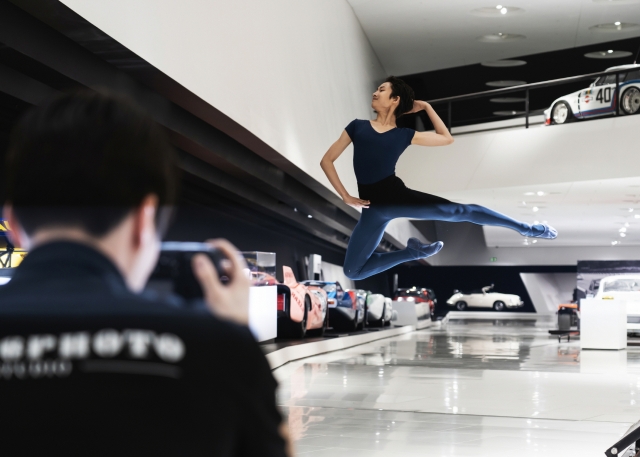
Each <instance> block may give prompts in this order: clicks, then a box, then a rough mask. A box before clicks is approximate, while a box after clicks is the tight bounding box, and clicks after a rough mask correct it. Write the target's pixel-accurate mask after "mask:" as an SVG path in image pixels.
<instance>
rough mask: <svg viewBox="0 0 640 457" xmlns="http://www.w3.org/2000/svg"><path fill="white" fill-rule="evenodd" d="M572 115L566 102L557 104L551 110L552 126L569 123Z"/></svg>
mask: <svg viewBox="0 0 640 457" xmlns="http://www.w3.org/2000/svg"><path fill="white" fill-rule="evenodd" d="M572 119H573V113H572V112H571V108H570V107H569V104H568V103H567V102H558V103H556V104H555V105H553V108H552V109H551V120H552V122H553V123H554V124H565V123H567V122H571V120H572Z"/></svg>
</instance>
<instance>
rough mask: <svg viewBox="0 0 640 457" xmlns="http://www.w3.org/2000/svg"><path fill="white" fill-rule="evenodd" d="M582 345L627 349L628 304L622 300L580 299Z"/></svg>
mask: <svg viewBox="0 0 640 457" xmlns="http://www.w3.org/2000/svg"><path fill="white" fill-rule="evenodd" d="M580 347H581V348H582V349H616V350H619V349H626V347H627V304H626V302H624V301H621V300H600V299H595V298H584V299H582V300H580Z"/></svg>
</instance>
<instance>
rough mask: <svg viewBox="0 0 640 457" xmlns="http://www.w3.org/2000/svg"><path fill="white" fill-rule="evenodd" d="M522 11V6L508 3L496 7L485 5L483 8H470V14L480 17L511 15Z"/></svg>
mask: <svg viewBox="0 0 640 457" xmlns="http://www.w3.org/2000/svg"><path fill="white" fill-rule="evenodd" d="M520 13H524V10H523V9H522V8H516V7H515V6H508V5H496V7H495V8H494V7H492V6H486V7H484V8H476V9H474V10H471V14H473V15H474V16H480V17H502V16H506V15H508V16H513V15H514V14H520Z"/></svg>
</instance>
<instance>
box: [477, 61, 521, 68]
mask: <svg viewBox="0 0 640 457" xmlns="http://www.w3.org/2000/svg"><path fill="white" fill-rule="evenodd" d="M526 64H527V62H526V61H524V60H490V61H487V62H482V63H481V64H480V65H482V66H483V67H499V68H502V67H519V66H521V65H526Z"/></svg>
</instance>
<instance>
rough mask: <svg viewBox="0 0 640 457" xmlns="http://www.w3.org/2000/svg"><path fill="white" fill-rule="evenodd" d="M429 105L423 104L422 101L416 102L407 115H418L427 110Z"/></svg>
mask: <svg viewBox="0 0 640 457" xmlns="http://www.w3.org/2000/svg"><path fill="white" fill-rule="evenodd" d="M427 106H429V104H428V103H427V102H423V101H422V100H414V101H413V108H412V109H411V111H409V112H408V113H407V114H411V113H417V112H418V111H422V110H426V109H427Z"/></svg>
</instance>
